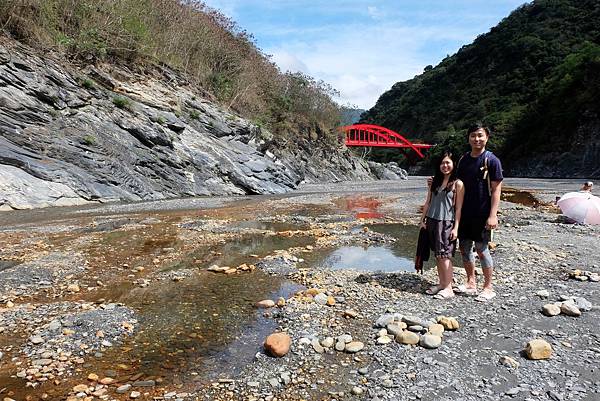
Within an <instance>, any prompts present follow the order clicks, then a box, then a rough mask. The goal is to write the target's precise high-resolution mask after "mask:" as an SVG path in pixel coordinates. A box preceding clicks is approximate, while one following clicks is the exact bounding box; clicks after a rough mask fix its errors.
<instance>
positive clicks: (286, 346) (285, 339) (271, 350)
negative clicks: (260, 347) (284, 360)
mask: <svg viewBox="0 0 600 401" xmlns="http://www.w3.org/2000/svg"><path fill="white" fill-rule="evenodd" d="M291 345H292V338H291V337H290V336H289V335H288V334H286V333H273V334H271V335H269V336H268V337H267V338H266V339H265V343H264V347H265V350H266V351H267V353H268V354H269V355H271V356H274V357H277V358H280V357H282V356H284V355H285V354H287V353H288V352H289V350H290V347H291Z"/></svg>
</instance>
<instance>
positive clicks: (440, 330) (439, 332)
mask: <svg viewBox="0 0 600 401" xmlns="http://www.w3.org/2000/svg"><path fill="white" fill-rule="evenodd" d="M427 332H428V333H429V334H433V335H434V336H438V337H442V336H443V335H444V326H442V325H441V324H439V323H436V324H432V325H431V326H429V328H428V329H427Z"/></svg>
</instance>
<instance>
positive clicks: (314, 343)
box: [310, 338, 325, 354]
mask: <svg viewBox="0 0 600 401" xmlns="http://www.w3.org/2000/svg"><path fill="white" fill-rule="evenodd" d="M310 345H312V347H313V349H314V350H315V352H316V353H317V354H322V353H323V352H325V349H324V348H323V346H322V345H321V343H320V342H319V339H318V338H315V339H314V340H312V341H311V343H310Z"/></svg>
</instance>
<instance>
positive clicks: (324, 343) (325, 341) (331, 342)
mask: <svg viewBox="0 0 600 401" xmlns="http://www.w3.org/2000/svg"><path fill="white" fill-rule="evenodd" d="M334 343H335V340H334V339H333V337H326V338H324V339H323V340H322V341H321V345H322V346H323V347H325V348H331V347H333V345H334Z"/></svg>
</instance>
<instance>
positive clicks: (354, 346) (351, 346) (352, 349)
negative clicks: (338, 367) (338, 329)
mask: <svg viewBox="0 0 600 401" xmlns="http://www.w3.org/2000/svg"><path fill="white" fill-rule="evenodd" d="M363 348H365V344H363V343H362V342H360V341H352V342H350V343H348V344H346V348H345V349H344V351H346V352H347V353H349V354H354V353H357V352H359V351H362V350H363Z"/></svg>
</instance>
